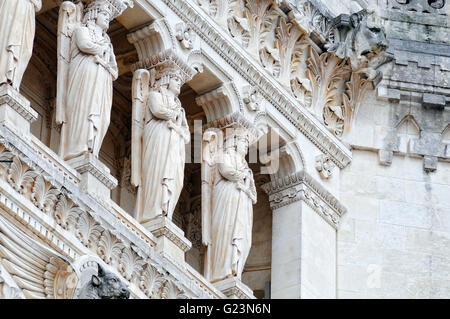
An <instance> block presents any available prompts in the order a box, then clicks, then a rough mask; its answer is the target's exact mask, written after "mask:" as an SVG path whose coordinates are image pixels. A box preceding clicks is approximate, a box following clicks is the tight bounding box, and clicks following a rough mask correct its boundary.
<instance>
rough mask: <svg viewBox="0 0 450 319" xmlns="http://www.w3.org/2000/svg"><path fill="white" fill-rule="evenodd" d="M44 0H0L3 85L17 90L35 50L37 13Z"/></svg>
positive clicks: (0, 68) (0, 73)
mask: <svg viewBox="0 0 450 319" xmlns="http://www.w3.org/2000/svg"><path fill="white" fill-rule="evenodd" d="M41 7H42V2H41V0H2V1H0V34H1V37H0V85H1V84H4V83H8V84H10V85H11V86H12V87H13V88H14V89H16V90H17V91H18V90H19V88H20V83H21V82H22V77H23V74H24V73H25V70H26V68H27V65H28V62H29V61H30V59H31V55H32V53H33V41H34V34H35V29H36V23H35V14H36V12H38V11H39V10H41Z"/></svg>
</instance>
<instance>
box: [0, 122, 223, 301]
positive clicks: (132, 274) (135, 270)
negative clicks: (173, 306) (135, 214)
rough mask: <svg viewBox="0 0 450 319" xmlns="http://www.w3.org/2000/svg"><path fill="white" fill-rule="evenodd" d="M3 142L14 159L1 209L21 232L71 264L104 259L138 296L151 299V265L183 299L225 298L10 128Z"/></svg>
mask: <svg viewBox="0 0 450 319" xmlns="http://www.w3.org/2000/svg"><path fill="white" fill-rule="evenodd" d="M0 137H1V138H0V144H1V145H2V146H1V150H0V157H1V158H4V159H10V158H12V159H13V162H12V163H1V165H0V169H1V170H2V171H3V172H4V173H3V174H1V178H0V205H1V206H2V208H3V210H5V211H6V212H7V213H8V214H10V215H12V216H14V218H15V219H17V220H19V221H20V222H21V224H22V225H23V226H22V227H26V228H27V229H29V230H31V231H32V232H34V233H35V234H36V235H37V236H39V237H40V238H42V239H43V240H44V242H45V243H46V244H48V245H49V246H50V247H52V248H53V249H55V250H56V251H58V252H59V253H61V254H63V255H64V256H65V257H66V258H68V260H71V261H73V260H76V259H77V258H78V257H79V256H81V255H87V254H91V255H92V254H94V255H98V256H101V258H102V259H103V260H104V261H105V263H107V264H108V265H110V266H111V270H113V271H114V273H116V274H120V275H121V276H122V277H123V278H125V279H126V280H127V281H128V282H129V284H130V287H131V291H132V293H134V294H135V295H136V294H137V296H140V297H143V296H145V295H146V294H145V293H144V292H142V291H141V290H140V288H139V287H140V286H142V283H141V281H142V280H141V277H142V275H143V273H144V271H145V269H147V268H146V267H150V266H149V265H152V266H151V267H155V269H156V270H157V271H158V272H160V273H162V274H164V278H166V280H169V281H170V282H171V284H173V285H175V286H177V287H178V289H179V291H180V293H181V294H184V295H187V296H191V297H193V296H195V297H197V298H217V297H219V298H220V296H218V295H217V293H216V292H215V291H214V289H213V288H212V287H210V288H208V286H207V285H206V286H205V285H204V283H199V282H198V281H195V282H196V283H197V284H194V278H191V277H190V275H189V274H186V273H185V272H183V271H182V270H181V269H180V268H179V266H178V265H177V264H176V263H173V262H172V261H170V260H169V259H167V258H164V257H163V256H161V255H159V254H157V253H156V252H155V251H154V248H153V247H155V245H156V238H155V237H154V236H153V235H152V234H151V233H149V232H148V231H146V230H145V229H144V228H143V227H142V226H141V225H136V223H137V222H136V221H135V220H133V218H132V217H131V216H129V215H128V214H126V213H125V212H122V211H121V212H119V213H117V210H120V209H119V208H117V207H115V206H114V205H112V206H111V207H112V208H113V210H112V209H111V207H110V208H107V207H104V206H103V204H102V203H101V202H98V201H97V200H96V199H94V198H92V197H90V196H88V195H87V194H85V193H83V192H81V191H80V189H79V188H78V186H77V184H75V183H74V182H73V181H70V180H68V179H66V178H65V177H64V175H63V174H60V173H59V172H58V168H57V165H55V164H53V165H52V163H49V162H47V161H46V160H44V159H42V158H41V157H40V154H39V153H42V152H39V151H38V150H36V148H35V147H34V145H33V146H32V145H30V144H29V143H28V142H26V141H23V140H21V139H20V138H19V137H18V136H17V135H15V134H14V133H13V132H12V131H10V130H9V129H8V128H7V127H5V126H0ZM44 153H45V152H44ZM5 172H8V173H7V174H6V173H5ZM8 176H10V177H9V178H8ZM168 273H170V275H168ZM181 283H183V284H181ZM199 285H200V286H199ZM167 289H168V288H167ZM167 289H166V290H167ZM169 291H170V290H169ZM205 291H207V293H205ZM161 294H162V293H161ZM161 294H159V296H160V295H161ZM164 296H172V295H170V294H168V293H165V294H164ZM147 297H151V295H147Z"/></svg>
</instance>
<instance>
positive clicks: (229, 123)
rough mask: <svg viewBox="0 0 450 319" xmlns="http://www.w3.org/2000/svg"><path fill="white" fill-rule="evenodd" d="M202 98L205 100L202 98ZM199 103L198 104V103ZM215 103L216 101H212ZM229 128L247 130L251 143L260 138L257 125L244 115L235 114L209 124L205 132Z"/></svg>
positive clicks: (205, 127)
mask: <svg viewBox="0 0 450 319" xmlns="http://www.w3.org/2000/svg"><path fill="white" fill-rule="evenodd" d="M200 98H203V96H201V97H200ZM205 99H207V98H205ZM197 103H198V102H197ZM212 103H214V101H212ZM227 128H234V129H241V130H245V131H246V133H247V134H248V136H249V142H250V144H252V142H255V141H256V140H257V138H258V132H257V130H256V127H255V125H253V123H252V122H250V121H249V120H248V119H247V118H246V117H245V116H244V115H243V114H242V113H240V112H234V113H231V114H228V115H226V116H224V117H222V118H219V119H217V120H215V121H212V122H210V123H207V124H205V125H204V126H203V131H207V130H214V129H216V130H226V129H227Z"/></svg>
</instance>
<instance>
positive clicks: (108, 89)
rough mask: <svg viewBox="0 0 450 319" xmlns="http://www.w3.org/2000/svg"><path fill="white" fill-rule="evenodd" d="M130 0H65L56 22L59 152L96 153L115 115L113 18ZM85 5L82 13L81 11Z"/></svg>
mask: <svg viewBox="0 0 450 319" xmlns="http://www.w3.org/2000/svg"><path fill="white" fill-rule="evenodd" d="M132 5H133V2H131V1H130V0H91V1H89V2H88V4H87V5H86V7H85V8H84V9H83V4H82V2H80V3H79V4H77V5H75V4H74V3H72V2H69V1H66V2H64V3H63V4H62V5H61V8H60V12H59V22H58V83H57V108H56V122H57V124H59V125H62V129H61V140H60V149H59V153H60V156H61V157H62V158H63V159H64V160H70V159H72V158H76V157H78V156H81V155H84V154H86V153H93V155H94V156H96V157H97V156H98V153H99V151H100V147H101V145H102V142H103V139H104V137H105V135H106V132H107V130H108V126H109V123H110V116H111V106H112V96H113V86H112V82H113V81H114V80H116V79H117V76H118V68H117V63H116V58H115V55H114V50H113V47H112V44H111V40H110V38H109V37H108V35H107V34H106V32H107V31H108V27H109V23H110V21H111V20H113V19H114V18H116V17H118V16H119V15H121V14H122V12H123V11H124V10H125V9H126V8H127V6H132ZM83 11H84V13H83Z"/></svg>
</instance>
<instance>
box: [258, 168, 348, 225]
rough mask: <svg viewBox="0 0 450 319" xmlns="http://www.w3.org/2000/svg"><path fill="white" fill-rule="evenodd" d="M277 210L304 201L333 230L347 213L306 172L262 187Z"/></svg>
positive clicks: (337, 201)
mask: <svg viewBox="0 0 450 319" xmlns="http://www.w3.org/2000/svg"><path fill="white" fill-rule="evenodd" d="M262 188H263V190H264V191H265V192H266V193H267V194H268V195H269V201H270V207H271V208H272V209H273V210H275V209H278V208H281V207H283V206H287V205H289V204H292V203H294V202H297V201H302V200H303V201H304V202H305V203H306V204H307V205H308V206H310V207H311V208H312V209H313V210H314V211H315V212H317V213H318V214H319V215H320V216H321V217H322V218H323V219H324V220H325V221H326V222H327V223H329V224H330V225H331V226H332V227H333V228H336V229H337V227H338V226H339V222H340V218H341V217H342V216H343V215H344V214H345V213H346V212H347V209H346V208H345V206H344V205H342V204H341V202H340V201H339V200H338V199H337V198H336V197H334V196H333V195H332V194H331V193H330V192H329V191H327V190H326V189H325V188H324V187H323V186H322V185H321V184H320V183H319V182H317V181H316V180H315V179H314V178H313V177H311V176H310V175H309V174H308V173H306V172H305V171H299V172H297V173H295V174H292V175H290V176H286V177H283V178H279V179H278V180H276V181H273V182H269V183H267V184H264V185H263V186H262Z"/></svg>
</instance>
